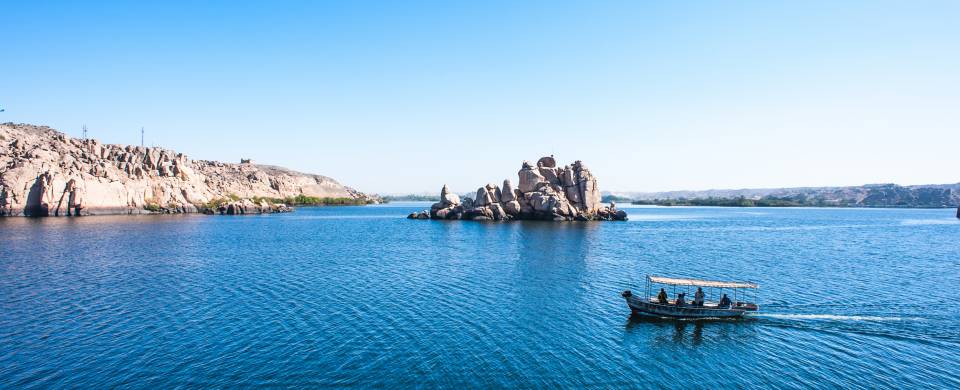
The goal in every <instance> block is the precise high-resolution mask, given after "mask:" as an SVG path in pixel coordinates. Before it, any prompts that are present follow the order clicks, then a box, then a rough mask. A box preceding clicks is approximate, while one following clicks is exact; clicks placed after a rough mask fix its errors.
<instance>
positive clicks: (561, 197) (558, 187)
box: [408, 156, 627, 221]
mask: <svg viewBox="0 0 960 390" xmlns="http://www.w3.org/2000/svg"><path fill="white" fill-rule="evenodd" d="M517 174H518V176H519V182H518V186H517V188H514V187H513V183H512V182H511V181H510V180H509V179H506V180H504V181H503V187H500V186H497V185H496V184H493V183H490V184H487V185H486V186H483V187H480V188H479V189H477V195H476V197H475V198H472V199H471V198H470V197H464V198H463V199H462V200H461V198H460V196H458V195H457V194H454V193H452V192H450V190H449V189H448V188H447V186H446V185H444V186H443V189H441V190H440V201H439V202H437V203H434V204H433V206H431V207H430V211H429V212H428V211H422V212H419V213H413V214H410V215H409V216H408V218H411V219H465V220H474V221H486V220H493V221H509V220H514V219H517V220H524V219H527V220H549V221H591V220H602V221H611V220H616V221H624V220H626V219H627V213H626V212H625V211H623V210H617V208H616V205H615V204H613V203H611V204H610V205H609V206H605V205H602V204H601V201H600V188H599V187H598V186H597V179H596V177H594V176H593V174H592V173H591V172H590V170H589V169H587V167H586V165H584V164H583V163H582V162H580V161H576V162H574V163H573V164H572V165H566V166H564V167H562V168H561V167H557V163H556V160H555V159H554V158H553V156H550V157H543V158H541V159H540V160H538V161H537V165H536V166H534V165H532V164H530V163H529V162H527V161H524V162H523V166H522V167H521V168H520V171H519V172H518V173H517Z"/></svg>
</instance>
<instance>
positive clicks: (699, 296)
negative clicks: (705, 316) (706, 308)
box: [693, 287, 703, 306]
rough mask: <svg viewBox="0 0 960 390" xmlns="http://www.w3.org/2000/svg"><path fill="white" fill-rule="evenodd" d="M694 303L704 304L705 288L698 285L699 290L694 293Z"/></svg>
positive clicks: (695, 304) (696, 304) (697, 304)
mask: <svg viewBox="0 0 960 390" xmlns="http://www.w3.org/2000/svg"><path fill="white" fill-rule="evenodd" d="M693 305H694V306H703V289H701V288H700V287H697V292H696V293H694V294H693Z"/></svg>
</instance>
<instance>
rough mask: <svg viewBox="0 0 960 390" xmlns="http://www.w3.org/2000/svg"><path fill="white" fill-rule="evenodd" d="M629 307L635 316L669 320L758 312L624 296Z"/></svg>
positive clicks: (729, 316) (732, 316) (739, 315)
mask: <svg viewBox="0 0 960 390" xmlns="http://www.w3.org/2000/svg"><path fill="white" fill-rule="evenodd" d="M624 299H626V301H627V306H629V307H630V311H631V312H632V313H633V314H635V315H641V316H648V317H668V318H739V317H743V316H745V315H747V314H749V313H752V312H756V310H749V309H745V308H727V309H720V308H712V307H696V306H676V305H662V304H658V303H653V302H649V301H646V300H644V299H641V298H638V297H636V296H632V295H626V296H624Z"/></svg>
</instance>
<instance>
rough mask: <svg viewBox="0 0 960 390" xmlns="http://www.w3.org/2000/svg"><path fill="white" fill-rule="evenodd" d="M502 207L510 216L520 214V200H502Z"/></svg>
mask: <svg viewBox="0 0 960 390" xmlns="http://www.w3.org/2000/svg"><path fill="white" fill-rule="evenodd" d="M503 209H504V211H506V212H507V214H510V215H512V216H517V215H519V214H520V211H521V209H520V202H518V201H516V200H511V201H509V202H503Z"/></svg>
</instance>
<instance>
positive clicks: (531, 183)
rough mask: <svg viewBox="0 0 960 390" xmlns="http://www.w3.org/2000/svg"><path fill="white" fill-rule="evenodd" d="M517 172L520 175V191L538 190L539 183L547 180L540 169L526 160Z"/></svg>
mask: <svg viewBox="0 0 960 390" xmlns="http://www.w3.org/2000/svg"><path fill="white" fill-rule="evenodd" d="M517 174H518V175H519V176H520V177H519V179H520V185H519V188H520V192H523V193H527V192H533V191H536V189H537V185H539V184H540V183H544V182H546V180H545V179H544V178H543V175H541V174H540V171H539V170H538V169H537V168H535V167H534V166H532V165H530V163H529V162H526V161H524V162H523V167H522V168H521V169H520V171H519V172H517Z"/></svg>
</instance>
